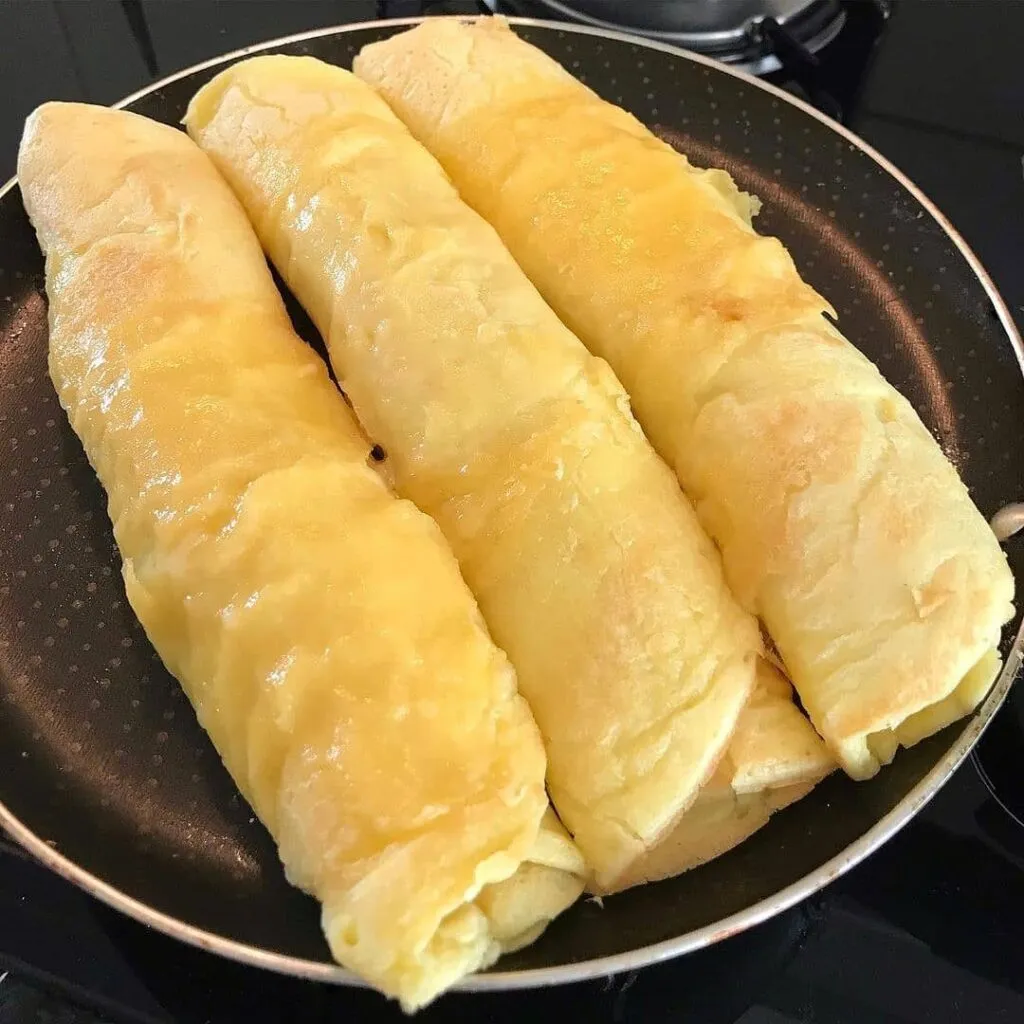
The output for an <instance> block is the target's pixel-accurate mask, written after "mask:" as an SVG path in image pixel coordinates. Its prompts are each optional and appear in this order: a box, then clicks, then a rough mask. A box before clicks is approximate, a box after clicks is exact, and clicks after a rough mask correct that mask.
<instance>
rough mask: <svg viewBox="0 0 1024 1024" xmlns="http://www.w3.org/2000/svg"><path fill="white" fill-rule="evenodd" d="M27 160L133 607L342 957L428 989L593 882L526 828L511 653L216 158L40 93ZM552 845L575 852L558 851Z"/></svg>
mask: <svg viewBox="0 0 1024 1024" xmlns="http://www.w3.org/2000/svg"><path fill="white" fill-rule="evenodd" d="M18 172H19V178H20V184H21V190H22V194H23V196H24V201H25V206H26V209H27V210H28V212H29V215H30V217H31V218H32V222H33V224H34V226H35V228H36V231H37V233H38V235H39V239H40V242H41V245H42V247H43V250H44V252H45V255H46V275H47V278H46V279H47V292H48V295H49V301H50V311H49V316H50V348H49V360H50V371H51V375H52V377H53V380H54V383H55V385H56V387H57V391H58V394H59V396H60V400H61V403H62V405H63V406H64V408H65V409H66V410H67V413H68V416H69V418H70V420H71V423H72V426H73V427H74V429H75V432H76V433H77V434H78V435H79V437H80V438H81V440H82V443H83V445H84V446H85V449H86V453H87V454H88V456H89V459H90V461H91V462H92V464H93V466H94V467H95V469H96V472H97V474H98V476H99V478H100V480H101V482H102V483H103V485H104V487H105V488H106V490H107V494H108V497H109V510H110V515H111V518H112V520H113V523H114V532H115V536H116V539H117V543H118V547H119V549H120V552H121V555H122V559H123V571H124V579H125V585H126V588H127V593H128V598H129V600H130V602H131V604H132V607H133V608H134V610H135V611H136V613H137V614H138V616H139V618H140V620H141V622H142V624H143V626H144V628H145V630H146V632H147V634H148V636H149V637H150V638H151V640H152V641H153V644H154V646H155V647H156V648H157V650H158V652H159V653H160V656H161V657H162V658H163V660H164V662H165V663H166V664H167V665H168V667H169V668H170V669H171V671H172V672H174V674H175V675H176V676H177V677H178V678H179V679H180V681H181V683H182V685H183V687H184V689H185V691H186V692H187V693H188V695H189V697H190V699H191V701H192V703H193V704H194V706H195V709H196V713H197V715H198V717H199V720H200V722H201V723H202V724H203V726H204V728H205V729H206V730H207V731H208V732H209V734H210V736H211V737H212V739H213V741H214V743H215V745H216V747H217V749H218V751H219V752H220V754H221V756H222V757H223V759H224V762H225V764H226V765H227V767H228V769H229V771H230V772H231V774H232V776H233V777H234V779H235V780H236V782H237V783H238V785H239V787H240V789H241V790H242V792H243V793H244V794H245V796H246V798H247V799H248V800H249V801H250V803H251V804H252V806H253V807H254V808H255V810H256V812H257V813H258V814H259V816H260V818H261V819H262V821H263V822H264V823H265V824H266V825H267V827H268V829H269V830H270V832H271V833H272V834H273V836H274V838H275V839H276V841H277V843H278V847H279V850H280V854H281V858H282V861H283V862H284V866H285V870H286V872H287V874H288V877H289V879H290V880H291V881H292V882H293V883H294V884H296V885H298V886H301V887H302V888H303V889H306V890H308V891H309V892H310V893H312V894H314V895H315V896H316V897H317V898H318V899H319V900H320V901H321V902H322V903H323V925H324V930H325V932H326V935H327V938H328V941H329V943H330V946H331V949H332V952H333V953H334V954H335V956H336V957H337V958H338V959H339V960H340V961H341V962H342V963H343V964H345V965H346V966H348V967H350V968H352V969H354V970H355V971H357V972H358V973H360V974H361V975H363V977H365V978H366V979H367V980H368V981H370V982H371V983H372V984H374V985H376V986H377V987H379V988H381V989H382V990H384V991H385V992H387V993H389V994H390V995H393V996H396V997H398V998H400V999H401V1000H402V1003H403V1005H404V1006H406V1008H408V1009H411V1008H415V1007H417V1006H419V1005H422V1004H423V1003H425V1002H427V1001H428V1000H430V999H431V998H433V997H434V996H435V995H436V994H437V993H438V992H439V991H441V990H443V989H444V988H446V987H448V986H449V985H451V984H452V983H454V982H455V981H457V980H458V979H459V978H460V977H462V976H463V975H464V974H466V973H467V972H468V971H472V970H475V969H477V968H479V967H482V966H485V965H486V964H488V963H490V962H491V961H493V960H494V959H495V957H496V956H497V955H498V954H499V952H500V951H501V950H502V948H504V946H505V945H506V943H507V944H508V945H512V944H515V942H517V941H520V940H521V939H522V937H523V935H524V933H533V932H535V931H536V930H538V929H539V928H540V927H543V924H544V923H546V921H547V920H548V919H549V918H550V917H552V916H554V914H555V913H557V912H558V910H560V909H561V908H562V907H563V906H565V905H566V904H567V903H568V902H571V901H572V899H573V898H574V897H575V894H576V893H578V891H579V889H580V887H581V884H582V883H581V881H580V879H579V875H580V874H581V873H582V871H581V866H580V865H579V864H576V865H575V871H573V868H572V865H570V869H569V871H568V872H566V870H565V868H564V863H565V862H566V860H570V861H571V844H569V843H568V840H567V838H565V836H564V833H562V832H561V831H560V827H559V826H558V824H557V822H555V821H551V820H546V821H545V825H544V827H543V830H541V831H539V829H540V826H541V820H542V815H544V814H545V809H546V808H547V805H548V802H547V797H546V795H545V792H544V771H545V759H544V753H543V749H542V746H541V740H540V736H539V733H538V731H537V729H536V726H535V724H534V722H533V719H532V717H531V715H530V712H529V710H528V708H527V706H526V704H525V702H524V701H523V700H522V698H521V697H519V696H518V694H517V692H516V681H515V675H514V673H513V671H512V668H511V666H510V665H509V663H508V661H507V659H506V658H505V656H504V654H503V653H502V652H501V651H500V650H498V648H496V647H495V646H494V644H493V643H492V642H491V640H490V638H489V636H488V634H487V631H486V629H485V627H484V624H483V621H482V619H481V618H480V614H479V611H478V609H477V606H476V603H475V602H474V600H473V598H472V596H471V594H470V592H469V591H468V589H467V588H466V586H465V584H464V583H463V581H462V579H461V577H460V574H459V571H458V568H457V565H456V562H455V560H454V558H453V557H452V554H451V552H450V550H449V548H448V546H447V544H446V543H445V542H444V540H443V538H442V537H441V534H440V532H439V531H438V529H437V528H436V526H435V525H434V523H432V522H431V520H430V519H428V518H427V516H425V515H423V514H422V513H421V512H419V511H418V510H417V509H416V508H415V507H414V506H413V505H411V504H410V503H409V502H406V501H400V500H398V499H396V498H395V497H394V496H393V495H392V494H391V493H390V492H389V491H388V490H387V488H386V487H385V486H384V485H383V484H382V483H381V481H380V479H379V477H378V476H377V475H376V474H375V473H374V472H373V471H372V470H371V469H370V468H368V466H367V455H368V447H369V445H368V442H367V441H366V440H365V438H364V437H363V435H362V434H361V432H360V430H359V428H358V426H357V424H356V422H355V420H354V418H353V417H352V415H351V413H350V412H349V411H348V410H347V408H346V406H345V404H344V402H343V401H342V399H341V397H340V395H339V394H338V392H337V390H336V389H335V388H334V387H333V385H332V384H331V382H330V381H329V379H328V377H327V373H326V370H325V367H324V366H323V364H322V363H321V362H320V360H319V359H318V358H317V357H316V356H315V355H314V354H313V352H312V351H311V350H310V349H309V348H308V347H307V346H306V345H304V344H303V343H302V342H301V341H300V340H299V339H298V338H297V337H296V336H295V334H294V333H293V331H292V328H291V325H290V323H289V321H288V318H287V315H286V313H285V311H284V308H283V305H282V302H281V299H280V297H279V295H278V294H277V291H276V289H275V288H274V285H273V281H272V280H271V277H270V274H269V272H268V270H267V267H266V263H265V261H264V258H263V254H262V252H261V250H260V248H259V244H258V242H257V240H256V237H255V235H254V234H253V232H252V230H251V227H250V226H249V224H248V222H247V220H246V218H245V215H244V212H243V211H242V209H241V207H240V206H239V205H238V203H237V201H236V200H235V198H234V197H233V195H232V194H231V192H230V190H229V189H228V187H227V186H226V185H225V184H224V182H223V181H222V180H221V178H220V177H219V175H218V174H217V172H216V170H215V169H214V167H213V165H212V164H211V163H210V162H209V160H208V159H207V158H206V156H204V155H203V153H201V152H200V150H199V149H198V148H197V147H196V146H195V145H194V144H193V143H192V142H191V141H190V140H189V139H188V138H187V137H186V136H185V135H184V134H183V133H181V132H179V131H176V130H174V129H172V128H168V127H165V126H163V125H157V124H155V123H153V122H150V121H147V120H145V119H143V118H140V117H137V116H135V115H133V114H128V113H122V112H114V111H108V110H103V109H100V108H94V107H88V106H82V105H77V104H47V105H45V106H43V107H42V108H40V109H39V110H37V111H36V112H35V113H34V114H33V115H32V116H31V118H30V119H29V121H28V123H27V125H26V128H25V136H24V139H23V141H22V146H21V151H20V157H19V166H18ZM552 845H554V847H555V848H556V849H562V848H563V847H565V846H568V847H569V852H566V851H565V850H564V849H562V862H563V863H562V864H558V863H555V864H554V866H553V867H548V866H546V865H549V864H550V862H551V859H552V858H551V852H550V847H551V846H552ZM577 856H578V855H577ZM536 858H539V862H538V864H536V865H535V864H533V863H532V862H533V860H534V859H536ZM524 861H527V862H529V863H528V864H524V865H523V867H522V869H521V870H522V871H523V872H524V875H525V876H527V877H524V878H523V879H519V878H518V876H514V873H515V872H516V870H517V868H519V867H520V865H521V864H523V862H524ZM538 872H539V873H540V877H538ZM513 877H516V879H517V880H516V885H515V887H514V891H511V892H510V891H509V890H510V887H511V883H510V879H512V878H513ZM534 882H536V885H534V884H533V883H534ZM491 884H493V886H495V887H496V888H495V890H494V891H493V892H492V891H491V890H490V889H485V887H487V886H488V885H491ZM482 890H483V891H482ZM495 893H497V894H498V895H504V902H503V903H502V904H501V905H499V906H495V905H493V904H495V900H496V895H495ZM474 899H477V900H478V902H476V903H474V902H473V901H474Z"/></svg>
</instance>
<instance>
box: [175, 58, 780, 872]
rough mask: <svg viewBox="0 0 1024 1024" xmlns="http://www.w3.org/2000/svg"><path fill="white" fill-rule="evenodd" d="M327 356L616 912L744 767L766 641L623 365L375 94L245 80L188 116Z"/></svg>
mask: <svg viewBox="0 0 1024 1024" xmlns="http://www.w3.org/2000/svg"><path fill="white" fill-rule="evenodd" d="M186 121H187V124H188V128H189V131H190V132H191V133H192V134H193V136H194V137H195V138H196V139H197V140H198V141H199V143H200V144H201V145H202V146H203V148H204V149H205V150H206V151H207V152H209V153H210V154H211V156H212V157H213V159H214V161H215V163H216V164H217V166H218V167H219V168H220V169H221V171H222V172H223V173H224V175H225V177H226V178H227V179H228V181H229V182H230V183H231V185H232V187H233V188H234V189H235V190H236V192H237V194H238V195H239V197H240V198H241V200H242V202H243V204H244V205H245V207H246V210H247V211H248V213H249V215H250V217H251V219H252V221H253V223H254V224H255V226H256V228H257V231H258V233H259V235H260V237H261V240H262V241H263V243H264V246H265V248H266V249H267V251H268V252H269V254H270V256H271V257H272V259H273V260H274V262H275V264H276V265H277V267H278V268H279V269H280V271H281V273H282V275H283V276H284V278H285V279H286V280H287V282H288V283H289V285H290V287H291V288H292V290H293V291H294V292H295V293H296V295H297V296H298V297H299V299H300V301H302V302H303V304H304V305H305V306H306V308H307V309H308V310H309V312H310V313H311V315H312V317H313V320H314V322H315V323H316V324H317V325H318V327H319V328H320V330H321V331H322V333H323V334H324V337H325V339H326V341H327V344H328V348H329V350H330V353H331V358H332V362H333V363H334V366H335V368H336V370H337V373H338V377H339V379H340V380H341V382H342V384H343V386H344V388H345V389H346V392H347V393H348V394H349V396H350V397H351V399H352V401H353V404H354V406H355V409H356V412H357V414H358V415H359V417H360V419H361V421H362V422H363V424H364V425H365V427H366V428H367V431H368V432H369V434H370V435H371V436H372V437H373V438H374V440H376V441H379V442H380V443H381V444H383V446H384V448H385V449H386V451H387V453H388V457H389V462H390V463H391V464H392V467H393V471H394V474H395V479H396V484H397V487H398V490H399V492H400V493H403V494H405V495H406V496H408V497H411V498H412V499H413V500H414V501H416V503H417V504H418V505H419V506H420V507H421V508H423V509H424V510H426V511H427V512H429V513H430V514H431V515H433V516H434V517H435V518H436V519H437V521H438V523H439V524H440V526H441V528H442V530H443V531H444V533H445V536H446V537H447V538H448V540H449V541H450V542H451V544H452V547H453V549H454V551H455V553H456V555H457V556H458V558H459V561H460V564H461V566H462V570H463V572H464V574H465V576H466V579H467V581H468V582H469V584H470V586H471V587H472V589H473V591H474V593H475V594H476V596H477V598H478V600H479V601H480V605H481V609H482V610H483V612H484V616H485V618H486V619H487V622H488V624H489V626H490V628H491V630H492V632H493V634H494V636H495V638H496V639H497V641H498V642H499V643H500V644H501V645H502V647H503V648H504V649H505V650H506V651H508V653H509V656H510V658H511V659H512V661H513V663H514V664H515V666H516V670H517V673H518V675H519V681H520V687H521V689H522V692H523V694H524V696H526V698H527V699H528V700H529V702H530V705H531V707H532V708H533V711H534V714H535V715H536V718H537V721H538V724H539V725H540V727H541V731H542V733H543V734H544V739H545V746H546V749H547V752H548V762H549V769H548V785H549V789H550V792H551V795H552V801H553V803H554V805H555V807H556V809H557V810H558V812H559V814H560V815H561V817H562V818H563V820H564V821H565V823H566V825H567V826H568V828H569V830H570V831H571V832H572V833H573V835H574V837H575V838H576V840H577V842H578V843H579V845H580V848H581V850H582V851H583V853H584V855H585V857H586V858H587V861H588V863H589V865H590V867H591V869H592V872H593V878H592V879H591V882H590V884H591V885H592V886H594V887H595V888H597V889H600V890H604V889H607V888H610V887H614V886H615V884H616V881H617V880H618V879H619V878H620V876H622V875H623V873H624V872H626V871H627V870H629V869H630V868H631V866H633V867H635V866H636V864H637V862H639V861H642V859H643V858H644V857H645V856H646V855H647V853H648V851H649V850H650V849H651V848H653V847H656V846H657V844H658V843H659V842H660V841H661V840H662V839H664V838H665V837H666V836H667V834H668V833H669V832H670V831H671V829H672V827H673V825H674V824H675V823H676V822H677V820H678V819H679V816H680V815H681V814H682V813H683V811H685V809H686V808H687V807H688V806H689V804H690V803H691V802H692V801H693V800H694V798H695V797H696V794H697V792H698V789H699V787H700V786H701V785H702V784H703V783H704V782H705V781H706V780H707V779H708V778H709V777H710V776H711V774H712V773H713V771H714V770H715V767H716V765H717V763H718V761H719V759H720V758H721V756H722V754H723V753H724V751H725V748H726V745H727V743H728V741H729V737H730V735H731V734H732V732H733V730H734V728H735V726H736V721H737V716H738V715H739V713H740V710H741V708H742V707H743V705H744V703H745V701H746V700H747V697H748V695H749V693H750V690H751V687H752V684H753V677H754V665H755V660H756V652H757V651H758V650H759V649H760V639H759V636H758V632H757V626H756V624H755V622H754V620H753V619H752V618H751V617H750V616H749V615H747V614H746V613H744V612H743V611H741V609H740V608H739V606H738V605H737V604H736V602H735V600H734V599H733V598H732V596H731V595H730V594H729V592H728V590H727V588H726V586H725V582H724V579H723V575H722V569H721V564H720V560H719V557H718V554H717V552H716V551H715V549H714V546H713V545H712V544H711V542H710V541H709V540H708V538H707V537H706V536H705V534H704V532H703V531H702V529H701V528H700V526H699V524H698V523H697V520H696V516H695V515H694V512H693V509H692V508H691V506H690V505H689V503H688V502H687V501H686V500H685V499H684V498H683V496H682V495H681V493H680V491H679V487H678V484H677V482H676V480H675V478H674V477H673V475H672V473H671V471H670V470H669V469H668V467H667V466H665V464H664V463H663V462H662V461H661V460H660V459H659V458H658V456H657V455H656V454H655V453H654V451H653V449H652V448H651V447H650V445H649V444H648V442H647V440H646V438H645V437H644V436H643V434H642V433H641V431H640V428H639V427H638V425H637V424H636V422H635V420H634V419H633V418H632V416H631V415H630V414H629V411H628V404H627V401H626V398H625V395H624V394H623V392H622V388H621V386H620V385H619V383H618V381H617V380H616V379H615V377H614V376H613V375H612V373H611V372H610V371H609V369H608V367H607V365H606V364H605V363H604V362H603V361H602V360H600V359H596V358H594V357H593V356H591V355H590V354H589V353H587V351H586V349H585V348H584V347H583V346H582V345H581V344H580V343H579V341H578V340H577V339H576V338H575V337H574V336H573V335H572V334H571V333H570V332H569V331H568V330H567V329H566V328H565V327H564V326H563V325H562V324H561V323H560V322H559V320H558V318H557V317H556V316H555V314H554V313H553V312H552V311H551V309H550V308H549V307H548V306H547V305H546V303H545V302H544V301H543V300H542V299H541V297H540V296H539V295H538V294H537V292H536V290H535V289H534V288H533V286H532V285H531V284H530V283H529V281H528V280H527V279H526V277H525V276H524V275H523V274H522V272H521V271H520V269H519V267H518V266H517V265H516V263H515V262H514V260H513V259H512V258H511V256H510V255H509V254H508V252H507V250H506V249H505V247H504V246H503V245H502V243H501V241H500V239H499V238H498V237H497V235H496V234H495V233H494V231H493V230H492V229H491V228H490V227H489V226H488V225H487V224H486V223H485V222H484V221H483V220H481V219H480V218H479V217H478V216H477V215H476V214H475V213H473V212H472V210H470V209H469V208H468V207H467V206H466V205H465V204H464V203H462V202H461V200H460V199H459V197H458V195H457V194H456V192H455V190H454V189H453V188H452V186H451V185H450V183H449V182H448V180H447V179H446V177H445V175H444V173H443V171H442V170H441V168H440V167H439V166H438V164H437V163H436V161H435V160H434V159H433V158H432V157H431V156H430V155H429V154H428V153H427V152H426V150H424V149H423V148H422V147H421V146H420V145H419V144H418V143H417V142H416V141H415V140H414V139H413V138H412V137H411V136H410V135H409V133H408V132H407V131H406V130H405V128H404V127H403V126H402V124H401V123H400V122H399V121H398V120H397V118H395V117H394V115H393V114H392V113H391V112H390V111H389V110H388V108H387V106H386V105H385V104H384V103H383V102H382V101H381V100H380V99H379V98H378V97H377V96H376V95H375V94H374V93H373V91H372V90H371V89H370V88H368V87H367V86H366V85H365V84H364V83H362V82H360V81H359V80H358V79H356V78H355V77H353V76H352V75H351V74H349V73H348V72H346V71H342V70H341V69H339V68H335V67H331V66H330V65H327V64H323V63H320V62H319V61H315V60H312V59H309V58H295V57H263V58H256V59H253V60H249V61H245V62H243V63H241V64H237V65H235V66H234V67H232V68H230V69H228V70H227V71H225V72H224V73H222V74H221V75H219V76H218V77H217V78H216V79H214V81H213V82H211V83H210V84H209V85H208V86H206V87H204V89H202V90H201V91H200V92H199V93H198V94H197V96H196V97H195V99H194V100H193V102H192V104H191V106H190V109H189V113H188V116H187V119H186Z"/></svg>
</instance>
